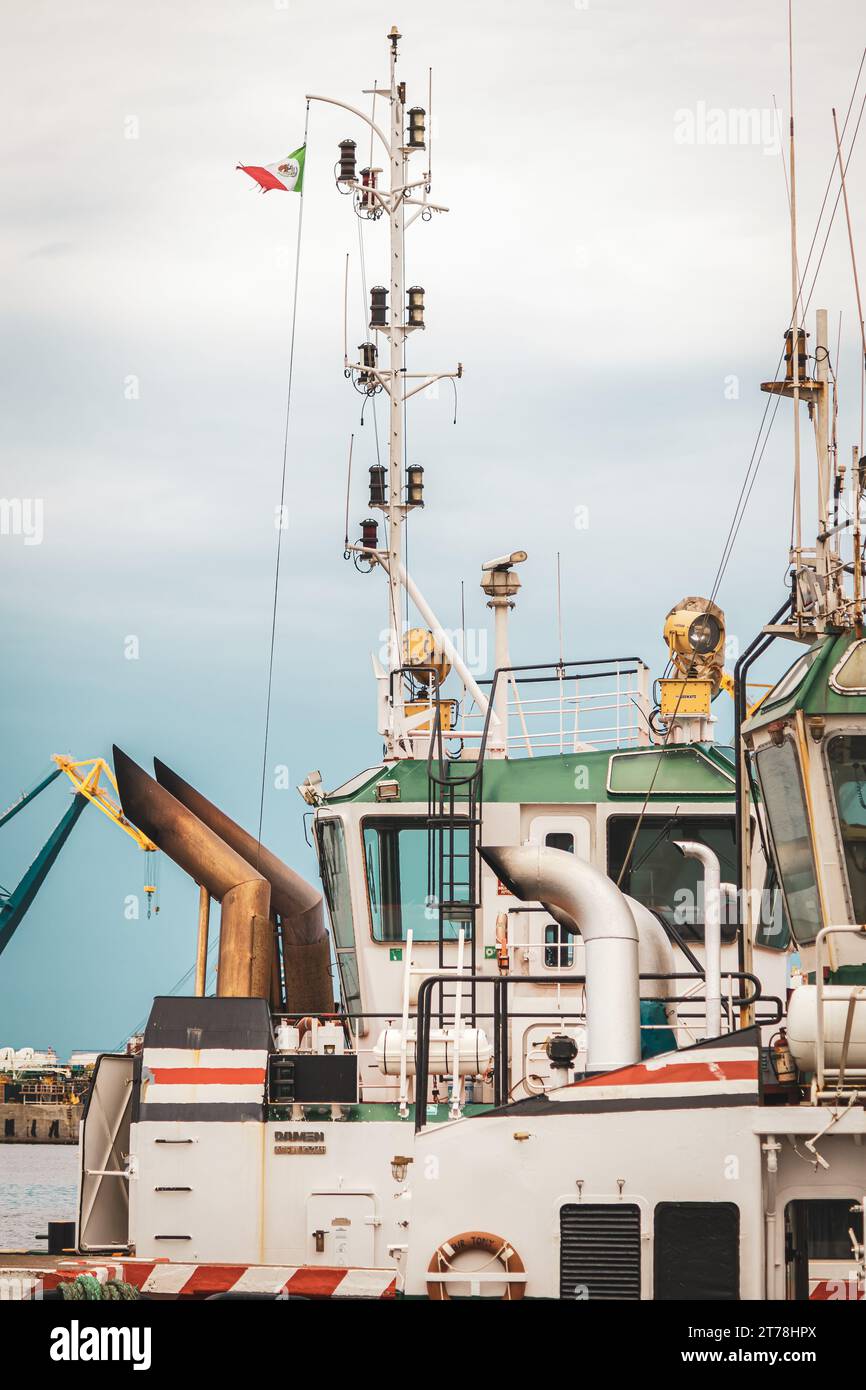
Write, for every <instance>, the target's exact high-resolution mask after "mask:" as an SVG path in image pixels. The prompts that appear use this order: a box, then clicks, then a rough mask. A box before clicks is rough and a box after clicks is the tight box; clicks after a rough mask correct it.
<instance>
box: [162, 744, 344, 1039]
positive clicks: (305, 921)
mask: <svg viewBox="0 0 866 1390" xmlns="http://www.w3.org/2000/svg"><path fill="white" fill-rule="evenodd" d="M153 765H154V768H155V770H156V777H157V781H158V783H159V785H160V787H162V788H164V789H165V790H166V791H167V792H169V793H170V794H171V796H172V798H173V799H174V800H176V801H179V802H180V803H181V805H183V806H184V807H186V808H187V810H189V811H191V812H192V813H193V815H194V816H195V817H196V819H197V820H199V821H201V822H202V824H204V825H205V826H207V827H209V829H210V830H212V831H213V832H214V834H216V835H218V836H219V838H220V840H221V841H223V842H224V843H225V844H226V845H229V846H230V847H231V848H232V849H233V850H234V851H235V852H236V853H237V854H239V855H241V856H242V857H243V859H244V860H245V861H246V862H247V863H248V864H252V865H255V868H256V869H257V870H258V872H259V873H261V874H262V875H263V876H264V877H265V878H266V879H267V880H268V882H269V883H270V886H271V908H272V910H273V911H275V912H276V913H278V914H279V919H280V932H281V936H282V945H283V974H284V977H285V983H286V1009H287V1010H288V1012H289V1013H292V1014H296V1013H305V1014H322V1013H331V1012H332V1010H333V1008H334V987H333V982H332V979H331V960H330V943H329V940H328V930H327V927H326V926H325V914H324V908H323V904H322V895H321V893H320V892H319V891H318V889H317V888H314V887H313V885H312V884H310V883H308V882H307V881H306V879H304V878H302V877H301V875H300V874H296V873H295V871H294V869H290V868H289V866H288V864H284V863H283V861H282V859H278V858H277V856H276V855H275V854H273V853H272V852H271V850H269V849H266V848H265V846H264V845H262V844H260V843H259V841H258V840H257V839H256V838H255V836H253V835H250V834H249V832H248V831H246V830H244V829H243V827H242V826H240V825H238V824H237V822H236V821H233V820H232V819H231V817H230V816H227V815H226V814H225V812H224V811H221V810H220V808H219V807H218V806H215V805H214V804H213V802H212V801H208V799H207V797H206V796H203V795H202V794H201V792H200V791H197V790H196V788H195V787H192V786H190V784H189V782H185V781H184V779H183V778H182V777H181V776H179V775H178V773H176V772H174V771H173V770H172V769H171V768H170V767H167V766H166V764H165V763H163V762H161V761H160V759H159V758H154V760H153Z"/></svg>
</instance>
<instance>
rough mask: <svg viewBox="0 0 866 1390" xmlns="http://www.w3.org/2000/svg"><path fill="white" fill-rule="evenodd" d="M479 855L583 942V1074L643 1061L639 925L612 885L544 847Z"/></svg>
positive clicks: (559, 852)
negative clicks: (547, 906) (568, 922)
mask: <svg viewBox="0 0 866 1390" xmlns="http://www.w3.org/2000/svg"><path fill="white" fill-rule="evenodd" d="M479 854H480V855H481V858H482V859H483V860H484V861H485V863H486V864H489V866H490V868H491V869H492V870H493V872H494V873H495V874H496V875H497V877H498V878H500V879H501V880H502V882H503V883H504V884H505V886H506V888H508V889H509V891H510V892H512V893H514V895H515V897H518V898H520V899H522V901H523V902H543V903H551V904H553V906H554V907H558V908H561V909H562V910H563V912H566V913H568V915H569V917H571V918H572V919H573V920H574V921H575V922H576V923H577V924H578V926H579V927H580V934H581V936H582V937H583V940H584V944H585V946H586V1034H587V1062H586V1066H587V1071H589V1072H604V1071H613V1070H614V1069H615V1068H616V1067H627V1066H631V1065H632V1064H633V1063H635V1062H638V1061H640V985H639V982H638V969H639V967H638V930H637V926H636V925H635V920H634V917H633V916H632V913H631V909H630V908H629V905H628V902H627V900H626V898H625V895H624V894H623V893H621V892H620V890H619V889H618V888H617V886H616V884H615V883H614V882H613V881H612V880H611V879H609V878H608V877H607V875H606V874H603V873H602V872H601V870H600V869H596V868H594V867H593V865H592V864H586V863H584V862H583V861H582V860H580V859H578V858H577V857H576V856H575V855H573V854H569V853H568V852H567V851H566V850H563V849H549V848H548V847H547V846H546V845H543V846H542V845H507V846H502V847H496V848H494V847H491V846H487V845H485V846H484V847H483V848H481V849H479Z"/></svg>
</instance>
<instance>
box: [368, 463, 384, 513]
mask: <svg viewBox="0 0 866 1390" xmlns="http://www.w3.org/2000/svg"><path fill="white" fill-rule="evenodd" d="M370 506H371V507H384V506H385V467H384V465H383V464H381V463H374V464H371V466H370Z"/></svg>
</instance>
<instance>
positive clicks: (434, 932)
mask: <svg viewBox="0 0 866 1390" xmlns="http://www.w3.org/2000/svg"><path fill="white" fill-rule="evenodd" d="M363 836H364V863H365V865H366V873H367V897H368V900H369V903H370V925H371V928H372V932H373V940H374V941H405V939H406V933H407V932H408V931H409V930H411V931H412V935H413V939H414V940H415V941H438V939H439V903H440V901H447V902H449V903H458V904H459V903H464V902H465V903H468V902H469V901H470V892H469V875H470V867H471V866H470V859H469V830H468V829H466V830H463V829H461V828H459V827H458V828H457V829H454V830H450V829H449V830H448V832H447V833H443V832H441V831H440V832H439V833H438V834H437V835H436V836H435V838H434V837H431V833H430V830H429V829H428V826H427V823H426V821H425V820H423V819H420V818H413V817H409V816H400V817H396V816H390V817H377V818H375V819H370V820H365V821H364V824H363ZM431 840H432V855H431ZM431 859H432V862H431ZM463 925H464V926H465V928H466V930H467V933H468V931H469V929H470V923H469V922H466V923H464V924H463ZM458 931H459V926H458V923H457V922H456V921H446V922H444V923H443V934H444V936H445V939H446V940H450V941H455V940H456V939H457V936H458Z"/></svg>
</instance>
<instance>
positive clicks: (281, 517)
mask: <svg viewBox="0 0 866 1390" xmlns="http://www.w3.org/2000/svg"><path fill="white" fill-rule="evenodd" d="M309 128H310V103H309V102H307V114H306V118H305V121H304V172H305V173H306V155H307V136H308V133H309ZM298 196H299V197H300V200H301V207H300V211H299V213H298V246H297V251H296V253H295V284H294V289H293V291H292V331H291V338H290V341H289V379H288V384H287V387H286V423H285V430H284V432H283V467H282V476H281V479H280V510H279V513H278V520H277V555H276V562H275V565H274V601H273V608H272V612H271V642H270V650H269V653H268V696H267V701H266V703H265V737H264V746H263V748H262V782H261V790H260V794H259V832H258V835H257V837H256V838H257V841H258V844H257V847H256V868H258V867H259V860H260V859H261V851H262V823H263V821H264V816H265V781H266V778H267V770H268V737H269V734H270V725H271V694H272V691H273V683H274V646H275V644H276V636H277V603H278V599H279V591H280V555H281V552H282V540H283V531H284V530H285V529H286V527H285V507H286V463H287V460H288V455H289V421H290V419H291V413H292V380H293V378H294V372H295V329H296V327H297V321H298V281H299V272H300V267H301V233H302V231H303V227H304V196H305V195H304V186H303V184H301V191H300V194H299V195H298Z"/></svg>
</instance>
